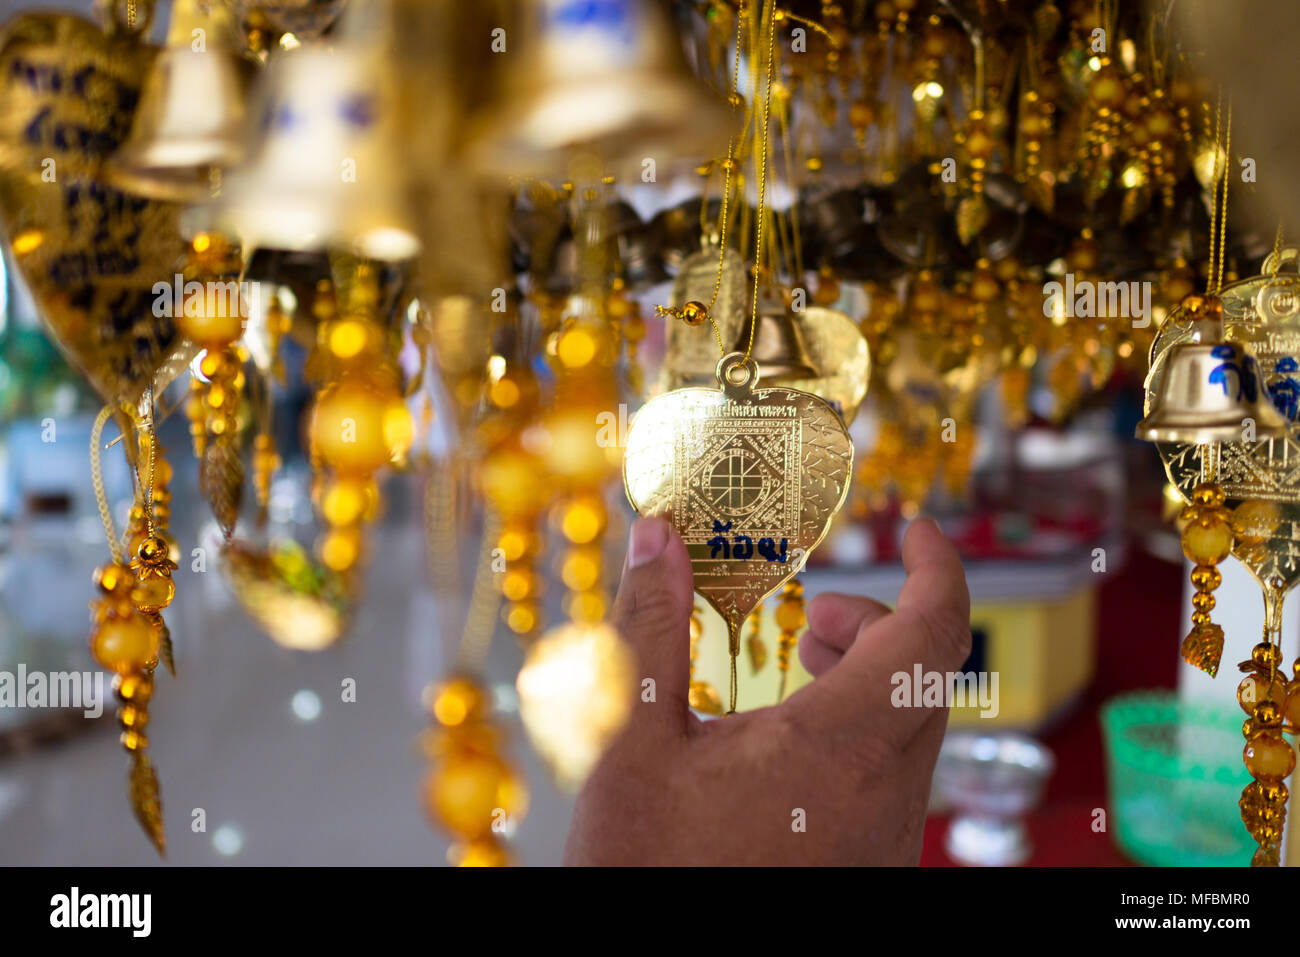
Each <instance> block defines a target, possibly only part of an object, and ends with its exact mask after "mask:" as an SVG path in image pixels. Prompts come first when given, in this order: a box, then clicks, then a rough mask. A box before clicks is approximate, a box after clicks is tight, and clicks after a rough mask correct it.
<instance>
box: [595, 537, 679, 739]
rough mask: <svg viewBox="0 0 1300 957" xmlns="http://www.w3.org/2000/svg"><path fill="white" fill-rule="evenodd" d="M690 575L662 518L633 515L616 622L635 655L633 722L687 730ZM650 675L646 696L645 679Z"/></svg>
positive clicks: (677, 538) (676, 731)
mask: <svg viewBox="0 0 1300 957" xmlns="http://www.w3.org/2000/svg"><path fill="white" fill-rule="evenodd" d="M694 581H695V579H694V576H693V574H692V573H691V560H690V557H689V556H688V555H687V554H686V546H685V545H684V544H683V543H682V540H681V536H679V535H678V534H677V531H676V529H674V528H673V527H672V526H671V525H669V524H668V523H667V522H666V521H664V520H663V519H662V518H657V517H647V518H640V519H637V520H636V521H635V522H634V523H633V524H632V532H631V534H630V535H629V536H628V544H627V561H626V562H625V563H624V566H623V580H622V582H621V583H620V584H619V587H618V597H617V598H616V599H615V600H614V626H615V627H616V628H617V629H618V632H619V634H620V635H622V636H623V640H624V641H626V642H627V643H628V645H629V646H631V648H632V651H633V652H634V653H635V654H636V656H637V664H638V667H639V669H640V673H639V675H638V678H639V683H640V684H641V687H642V691H641V694H640V696H639V699H638V701H637V703H636V707H635V710H634V711H633V713H632V724H633V725H641V726H644V727H647V728H659V729H665V730H667V731H668V732H669V733H677V734H680V733H682V732H684V731H685V728H686V724H687V719H688V716H689V714H690V711H689V704H688V696H687V692H688V686H689V684H690V618H691V605H692V601H693V599H692V592H693V589H694ZM647 678H650V679H653V681H654V685H653V688H654V699H653V701H647V700H646V694H645V690H644V689H645V679H647Z"/></svg>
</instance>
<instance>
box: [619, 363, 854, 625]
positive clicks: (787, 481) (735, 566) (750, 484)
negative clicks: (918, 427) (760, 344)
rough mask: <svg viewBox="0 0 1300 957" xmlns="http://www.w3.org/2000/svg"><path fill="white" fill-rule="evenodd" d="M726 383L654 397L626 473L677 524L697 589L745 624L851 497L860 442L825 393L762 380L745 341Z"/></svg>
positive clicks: (721, 374) (632, 441)
mask: <svg viewBox="0 0 1300 957" xmlns="http://www.w3.org/2000/svg"><path fill="white" fill-rule="evenodd" d="M717 379H718V385H719V388H717V389H705V388H690V389H678V390H676V391H673V392H669V393H666V394H665V395H661V396H659V397H657V398H655V399H652V400H650V401H649V402H647V403H646V404H645V406H643V407H642V408H641V410H640V411H639V412H638V413H637V415H636V417H635V418H634V420H633V422H632V427H631V429H630V430H629V432H628V437H627V450H626V454H625V455H624V457H623V483H624V485H625V486H626V488H627V496H628V498H629V499H630V500H631V502H632V505H633V507H634V508H635V509H636V510H637V511H638V512H639V513H640V514H642V515H659V516H662V517H663V518H665V519H667V520H668V521H669V522H671V523H672V525H673V527H674V528H676V529H677V531H678V532H679V533H680V534H681V536H682V539H683V541H685V543H686V550H687V552H689V553H690V556H691V568H692V570H693V571H694V573H695V590H696V591H697V592H699V594H700V595H701V596H702V597H703V598H704V599H705V600H706V601H707V602H708V603H709V604H710V605H712V606H713V607H714V608H715V609H717V611H718V613H719V614H720V615H722V617H723V618H724V619H725V620H726V621H727V624H728V627H729V629H731V630H732V631H733V634H734V632H735V630H736V629H738V628H739V627H740V625H741V623H743V622H744V620H745V618H746V616H748V615H749V613H750V612H751V611H753V610H754V608H755V606H757V605H758V603H759V602H761V601H762V600H763V599H764V598H765V597H766V596H768V595H770V594H772V593H773V592H774V591H776V590H777V589H778V588H780V587H781V586H782V585H783V584H784V583H785V582H786V581H788V580H789V579H791V578H793V577H794V576H795V575H797V574H798V573H799V571H800V570H802V568H803V565H804V562H805V561H806V560H807V558H808V554H809V553H810V552H811V551H812V550H813V549H814V548H815V547H817V545H818V543H819V542H821V540H822V539H823V538H824V537H825V536H826V531H827V529H828V528H829V527H830V523H831V519H832V518H833V517H834V515H835V513H836V512H837V511H839V508H840V506H841V505H843V504H844V499H845V496H846V495H847V494H848V484H849V476H850V475H851V474H852V470H853V443H852V441H850V439H849V434H848V431H847V430H846V429H845V427H844V423H843V421H842V420H841V419H840V417H839V416H838V415H837V414H836V413H835V410H834V409H833V408H831V406H830V405H828V404H827V403H826V402H825V401H823V400H822V399H819V398H818V397H817V396H815V395H810V394H809V393H807V392H800V391H798V390H797V389H788V388H783V387H780V386H774V387H771V388H766V389H759V388H757V385H758V367H757V365H756V364H755V363H754V361H753V360H752V359H747V358H745V357H744V356H743V355H741V354H740V353H738V352H733V353H728V354H727V355H725V356H723V357H722V359H721V361H719V362H718V367H717Z"/></svg>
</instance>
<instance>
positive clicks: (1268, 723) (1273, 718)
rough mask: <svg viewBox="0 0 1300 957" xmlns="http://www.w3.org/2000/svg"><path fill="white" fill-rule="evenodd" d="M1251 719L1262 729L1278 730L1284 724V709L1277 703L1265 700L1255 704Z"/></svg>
mask: <svg viewBox="0 0 1300 957" xmlns="http://www.w3.org/2000/svg"><path fill="white" fill-rule="evenodd" d="M1251 717H1252V718H1253V719H1254V721H1255V724H1256V725H1257V726H1258V727H1260V728H1277V727H1280V726H1281V724H1282V708H1281V706H1279V705H1278V704H1277V702H1275V701H1273V700H1271V699H1268V698H1265V699H1264V700H1263V701H1258V702H1256V703H1255V710H1254V712H1253V713H1252V715H1251Z"/></svg>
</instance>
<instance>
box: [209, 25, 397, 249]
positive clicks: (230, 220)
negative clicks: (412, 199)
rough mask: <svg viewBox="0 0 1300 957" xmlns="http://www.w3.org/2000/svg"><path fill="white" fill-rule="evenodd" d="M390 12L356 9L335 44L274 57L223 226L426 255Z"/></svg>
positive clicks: (221, 207)
mask: <svg viewBox="0 0 1300 957" xmlns="http://www.w3.org/2000/svg"><path fill="white" fill-rule="evenodd" d="M388 11H389V7H388V4H387V3H382V2H371V3H365V4H357V5H355V6H350V7H348V8H347V9H346V11H345V14H344V20H343V22H342V23H340V25H339V36H338V40H337V42H336V43H335V44H334V46H333V49H326V48H324V47H320V46H315V45H308V46H303V47H301V48H299V49H296V50H292V51H284V52H280V53H278V54H276V55H275V56H273V57H272V58H271V62H270V64H269V65H268V67H267V69H266V73H265V75H264V76H263V79H262V84H261V87H260V89H259V91H258V95H257V103H258V105H257V107H256V109H255V110H254V117H255V119H254V129H255V131H256V132H255V139H254V142H253V144H252V146H251V148H250V151H249V156H248V159H247V161H246V162H245V164H244V165H243V166H241V167H240V168H239V169H237V170H235V171H233V172H232V173H231V175H230V177H229V179H228V183H227V187H226V189H225V192H224V195H223V196H221V197H219V198H218V200H217V202H216V208H215V215H216V220H217V223H218V225H219V226H221V227H222V228H224V229H227V230H229V231H231V232H233V233H235V234H236V235H238V236H239V237H240V238H241V239H242V240H243V242H244V245H245V248H247V249H255V248H268V249H281V250H312V249H326V248H330V249H341V250H347V251H350V252H353V253H356V254H357V255H360V256H364V257H366V258H368V259H382V260H402V259H409V258H410V257H412V256H414V255H415V254H416V253H417V252H418V251H419V248H420V243H419V240H418V238H417V235H416V233H415V230H414V227H413V225H412V223H411V222H410V218H409V213H408V202H407V197H408V189H407V186H408V183H407V178H406V174H405V169H404V164H403V161H402V149H401V146H400V139H399V136H398V133H399V131H398V129H397V123H396V110H395V92H394V84H395V77H393V75H392V64H391V62H390V59H389V58H388V57H387V56H386V55H385V49H386V39H385V38H386V36H387V33H388V26H387V24H388V23H389V21H388V20H387V14H388ZM362 18H365V19H362Z"/></svg>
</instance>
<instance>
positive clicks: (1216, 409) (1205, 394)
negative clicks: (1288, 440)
mask: <svg viewBox="0 0 1300 957" xmlns="http://www.w3.org/2000/svg"><path fill="white" fill-rule="evenodd" d="M1153 371H1154V370H1153ZM1149 380H1150V377H1148V381H1149ZM1247 420H1249V422H1253V423H1254V434H1255V435H1256V436H1257V437H1258V438H1261V439H1265V438H1281V437H1283V436H1285V435H1287V433H1288V426H1287V422H1286V420H1285V419H1283V418H1282V416H1281V415H1280V414H1279V413H1278V411H1277V410H1276V409H1274V408H1273V406H1272V404H1271V403H1270V402H1269V401H1268V396H1267V394H1266V393H1265V391H1264V380H1263V376H1262V375H1261V374H1260V370H1259V364H1258V363H1257V362H1256V361H1255V357H1254V356H1253V355H1251V354H1250V353H1249V352H1248V351H1246V349H1245V348H1244V347H1243V346H1242V345H1241V344H1240V343H1236V342H1184V343H1181V344H1180V345H1176V346H1174V347H1173V348H1172V349H1170V351H1169V353H1168V355H1167V356H1166V357H1165V361H1164V367H1163V370H1162V376H1161V379H1160V383H1159V389H1158V390H1157V391H1154V392H1151V393H1150V411H1149V412H1148V413H1147V417H1146V418H1145V419H1143V420H1142V421H1141V422H1139V423H1138V426H1137V429H1136V433H1135V434H1136V435H1137V437H1138V438H1139V439H1143V440H1145V441H1147V442H1182V443H1186V444H1189V445H1205V444H1208V443H1211V442H1241V441H1243V437H1244V436H1245V435H1246V434H1248V429H1249V422H1248V421H1247Z"/></svg>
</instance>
